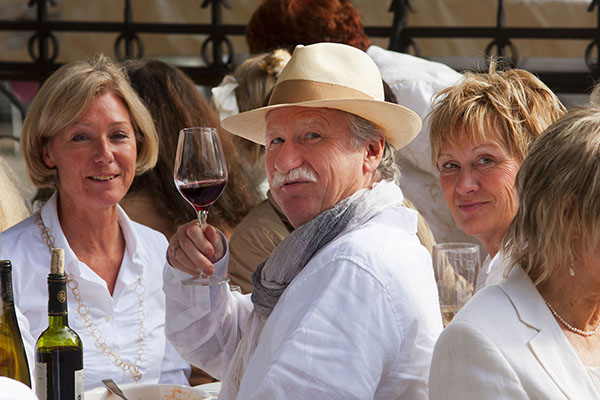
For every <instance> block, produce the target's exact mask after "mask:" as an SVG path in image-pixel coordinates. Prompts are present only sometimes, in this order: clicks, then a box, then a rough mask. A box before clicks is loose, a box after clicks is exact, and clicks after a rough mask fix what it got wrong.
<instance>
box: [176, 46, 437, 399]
mask: <svg viewBox="0 0 600 400" xmlns="http://www.w3.org/2000/svg"><path fill="white" fill-rule="evenodd" d="M223 127H224V128H225V129H227V130H229V131H230V132H232V133H233V134H236V135H239V136H242V137H246V138H248V139H250V140H253V141H255V142H258V143H262V144H264V145H265V147H266V152H265V163H266V169H267V175H268V178H269V186H270V189H271V192H272V194H273V197H274V199H275V200H276V201H277V203H278V204H279V205H280V206H281V209H282V210H283V212H284V213H285V214H286V216H287V217H288V219H289V220H290V222H291V223H292V225H293V226H294V227H295V230H294V232H293V233H292V234H291V235H290V236H288V237H287V238H286V239H285V240H284V241H283V242H282V243H281V244H280V245H279V246H278V247H277V248H276V249H275V251H274V252H273V253H272V254H271V256H270V257H269V258H268V259H267V260H266V261H265V262H264V263H263V264H261V265H260V266H259V267H258V269H257V271H256V272H255V273H254V275H253V277H252V280H253V286H254V291H253V293H252V295H251V297H250V295H241V294H240V293H237V292H232V291H230V290H229V288H228V285H216V286H211V287H201V286H186V285H182V284H181V281H182V280H185V279H187V278H189V277H190V275H198V274H199V273H200V272H205V273H208V274H212V273H213V272H215V271H217V272H218V273H223V272H224V270H225V268H226V266H227V258H228V252H227V244H226V242H225V240H224V238H223V236H222V235H220V234H219V233H218V232H217V231H216V230H215V229H214V228H213V227H211V226H209V225H205V226H203V227H202V228H199V226H198V224H197V222H195V221H192V222H190V223H188V224H186V225H183V226H181V227H180V228H179V230H178V231H177V233H176V234H175V235H174V236H173V238H172V239H171V241H170V246H169V250H168V260H169V263H170V266H167V267H165V273H164V277H165V292H166V294H167V323H166V330H167V335H168V337H169V339H170V340H171V342H172V343H173V344H174V345H175V347H176V348H177V349H178V350H179V351H180V353H181V354H182V355H183V356H184V357H185V358H187V360H188V361H190V362H192V363H193V364H195V365H198V366H199V367H201V368H203V369H204V370H206V371H207V372H209V373H210V374H211V375H213V376H215V377H219V378H221V380H222V381H223V390H222V392H221V395H220V397H219V398H220V399H236V398H237V399H259V398H261V399H262V398H268V399H279V398H286V399H296V398H297V399H305V398H329V399H365V398H374V399H400V398H401V399H404V398H406V399H408V398H410V399H426V398H427V377H428V371H429V364H430V361H431V354H432V349H433V345H434V343H435V340H436V339H437V336H438V334H439V333H440V332H441V329H442V323H441V318H440V312H439V306H438V302H437V289H436V286H435V282H434V277H433V270H432V268H431V259H430V256H429V253H428V252H427V250H426V249H425V248H424V247H423V246H422V245H421V244H420V242H419V240H418V238H417V236H416V231H417V214H416V212H415V211H412V210H409V209H407V208H404V207H402V206H401V203H402V199H403V195H402V191H401V190H400V188H399V187H398V186H397V185H396V184H395V183H394V180H395V178H396V177H397V167H396V166H395V164H394V156H393V154H394V148H399V147H402V146H404V145H406V144H407V143H409V142H410V141H411V140H412V138H413V137H414V136H415V135H416V134H417V133H418V131H419V129H420V127H421V121H420V119H419V117H418V116H417V115H416V114H415V113H414V112H412V111H411V110H409V109H407V108H405V107H402V106H398V105H396V104H392V103H386V102H384V101H383V86H382V81H381V76H380V75H379V71H378V69H377V66H376V65H375V64H374V62H373V61H372V60H371V59H370V58H369V57H368V56H367V55H366V54H365V53H364V52H362V51H360V50H358V49H355V48H353V47H350V46H346V45H343V44H337V43H319V44H314V45H310V46H298V47H297V48H296V49H295V50H294V53H293V55H292V58H291V59H290V61H289V63H288V64H287V66H286V67H285V69H284V70H283V71H282V73H281V75H280V77H279V79H278V81H277V84H276V86H275V88H274V90H273V95H272V96H271V100H270V102H269V105H268V106H267V107H263V108H260V109H256V110H252V111H248V112H244V113H241V114H238V115H234V116H232V117H229V118H227V119H225V120H224V121H223Z"/></svg>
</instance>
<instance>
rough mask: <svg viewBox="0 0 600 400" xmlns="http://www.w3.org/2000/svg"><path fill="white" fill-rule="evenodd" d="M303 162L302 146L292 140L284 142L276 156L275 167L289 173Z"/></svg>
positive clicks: (283, 172) (281, 171)
mask: <svg viewBox="0 0 600 400" xmlns="http://www.w3.org/2000/svg"><path fill="white" fill-rule="evenodd" d="M302 163H303V158H302V152H301V149H300V146H298V145H297V144H296V143H294V142H293V141H291V140H288V141H285V142H283V145H282V146H281V147H280V149H279V151H278V152H277V155H276V157H275V161H274V166H275V169H276V170H277V171H279V172H280V173H282V174H287V173H288V172H289V171H290V170H292V169H294V168H298V167H299V166H301V165H302Z"/></svg>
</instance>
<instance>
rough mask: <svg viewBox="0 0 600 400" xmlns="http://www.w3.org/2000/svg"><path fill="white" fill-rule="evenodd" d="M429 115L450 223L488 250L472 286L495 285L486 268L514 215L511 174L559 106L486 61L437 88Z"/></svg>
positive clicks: (529, 77) (518, 74) (525, 79)
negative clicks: (481, 68)
mask: <svg viewBox="0 0 600 400" xmlns="http://www.w3.org/2000/svg"><path fill="white" fill-rule="evenodd" d="M437 97H438V100H437V101H436V102H435V103H434V106H433V110H432V112H431V115H430V118H429V122H430V130H429V132H430V140H431V157H432V159H433V163H434V165H435V167H436V168H437V169H438V170H439V174H440V184H441V187H442V191H443V193H444V198H445V200H446V203H447V204H448V207H449V208H450V212H451V213H452V216H453V217H454V220H455V221H456V225H457V226H458V227H460V228H461V229H462V230H464V231H465V232H466V233H468V234H469V235H474V236H476V237H477V238H478V239H479V240H480V241H481V243H482V244H483V247H484V248H485V250H486V251H487V253H488V256H487V257H486V260H485V262H484V268H483V269H482V272H483V273H480V274H479V276H478V282H477V285H476V286H477V288H482V287H484V286H485V285H489V284H493V283H498V282H500V280H501V279H502V273H503V271H502V270H501V269H494V270H491V269H490V267H491V266H498V265H500V264H501V263H499V262H494V263H491V262H490V259H492V258H494V257H495V256H496V255H497V254H498V251H499V249H500V243H501V241H502V237H503V236H504V234H505V233H506V231H507V229H508V226H509V224H510V222H511V221H512V219H513V217H514V216H515V214H516V212H517V194H516V190H515V188H514V182H515V175H516V174H517V171H518V170H519V166H520V165H521V163H522V162H523V160H524V159H525V157H526V156H527V153H528V152H529V148H530V147H531V145H532V144H533V143H534V141H535V140H536V139H537V138H538V137H539V136H540V135H541V134H542V132H543V131H544V129H545V128H546V127H548V125H550V124H551V123H552V122H553V121H555V120H556V119H558V118H559V117H560V116H561V115H562V114H563V113H564V112H565V108H564V107H563V105H562V104H561V102H560V100H559V99H558V98H557V97H556V95H555V94H554V93H552V91H551V90H550V89H549V88H548V87H547V86H546V85H545V84H544V83H543V82H542V81H540V80H539V79H538V78H536V77H535V76H534V75H533V74H531V73H529V72H527V71H525V70H521V69H510V70H507V71H502V70H500V69H498V64H497V63H496V62H495V61H494V60H491V61H490V66H489V70H488V72H487V73H471V72H467V73H466V74H465V77H464V79H463V80H461V81H460V82H459V83H457V84H456V85H454V86H451V87H448V88H446V89H444V90H442V91H440V92H439V93H438V95H437Z"/></svg>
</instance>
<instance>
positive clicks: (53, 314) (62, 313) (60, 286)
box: [48, 274, 67, 323]
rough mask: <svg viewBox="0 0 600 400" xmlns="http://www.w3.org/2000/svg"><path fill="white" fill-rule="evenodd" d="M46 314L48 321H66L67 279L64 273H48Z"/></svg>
mask: <svg viewBox="0 0 600 400" xmlns="http://www.w3.org/2000/svg"><path fill="white" fill-rule="evenodd" d="M48 316H49V321H50V323H51V322H52V321H53V320H56V323H66V322H67V279H66V277H65V275H64V274H50V275H48Z"/></svg>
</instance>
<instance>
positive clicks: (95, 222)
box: [0, 56, 189, 390]
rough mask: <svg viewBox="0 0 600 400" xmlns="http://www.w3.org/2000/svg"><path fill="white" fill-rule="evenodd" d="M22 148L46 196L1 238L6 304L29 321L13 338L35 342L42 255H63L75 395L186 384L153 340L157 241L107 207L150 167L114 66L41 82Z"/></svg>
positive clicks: (152, 145)
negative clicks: (9, 275)
mask: <svg viewBox="0 0 600 400" xmlns="http://www.w3.org/2000/svg"><path fill="white" fill-rule="evenodd" d="M21 146H22V147H21V148H22V153H23V156H24V158H25V162H26V166H27V173H28V175H29V178H30V179H31V180H32V182H33V184H34V185H36V186H37V187H53V188H55V189H56V191H55V193H54V195H53V196H52V197H51V199H50V200H49V201H48V202H47V203H46V204H45V205H44V206H43V208H42V209H41V210H40V211H39V212H35V213H34V214H33V215H32V216H31V217H29V218H27V219H26V220H24V221H22V222H21V223H19V224H17V225H15V226H13V227H12V228H10V229H8V230H6V231H4V232H3V233H2V235H1V236H0V242H1V243H2V248H1V250H0V257H1V258H3V259H9V260H11V261H12V263H13V288H14V297H15V305H16V306H17V307H18V309H19V310H20V311H21V312H22V313H23V315H24V316H25V317H26V319H27V322H28V326H27V324H24V325H25V327H23V326H22V328H24V329H23V330H27V332H25V333H24V336H27V335H30V336H32V337H33V338H37V337H38V336H39V334H40V333H41V332H42V331H43V330H44V329H45V328H46V327H47V326H48V316H47V304H48V296H47V293H48V289H47V283H46V280H47V276H48V273H49V266H50V249H51V248H52V247H60V248H64V249H65V271H66V273H67V274H68V287H69V288H70V289H69V290H68V293H67V297H68V306H69V323H70V326H71V327H72V328H73V329H74V330H75V331H76V332H77V333H78V334H79V335H80V337H81V339H82V341H83V353H84V382H85V389H86V390H89V389H91V388H93V387H96V386H100V385H102V382H101V380H102V379H104V378H112V379H114V380H115V381H116V382H118V383H127V382H143V383H156V382H159V381H161V382H176V383H186V382H187V378H186V374H187V373H188V371H189V364H187V363H186V362H185V361H184V360H183V359H182V358H181V357H180V356H179V355H178V354H177V353H176V352H175V350H174V349H173V348H172V346H171V345H170V344H169V343H168V341H167V340H166V336H165V333H164V325H165V320H164V310H165V302H164V293H163V292H162V290H161V288H162V280H161V276H162V275H161V272H162V268H163V266H164V264H165V251H166V248H167V245H168V243H167V240H166V239H165V238H164V236H163V235H162V234H160V233H159V232H156V231H153V230H151V229H149V228H146V227H144V226H142V225H139V224H136V223H134V222H132V221H131V220H130V219H129V218H128V217H127V215H125V213H124V212H123V211H122V210H121V209H120V207H119V206H118V204H117V203H118V201H119V200H121V198H122V197H123V196H125V194H126V193H127V190H128V188H129V185H130V184H131V181H132V180H133V177H134V175H135V174H136V173H138V172H142V171H145V170H147V169H148V168H151V167H152V166H153V165H154V163H155V162H156V158H157V136H156V131H155V128H154V125H153V123H152V118H151V116H150V114H149V113H148V111H147V110H146V108H145V106H144V105H143V103H142V102H141V100H140V99H139V97H138V96H137V94H136V93H135V91H134V90H133V89H132V88H131V86H130V85H129V83H128V80H127V78H126V77H125V75H124V74H123V71H122V70H121V68H119V67H118V66H117V65H115V64H114V63H113V62H112V61H111V60H110V59H109V58H107V57H104V56H98V57H96V58H94V59H90V60H82V61H74V62H71V63H69V64H67V65H65V66H64V67H62V68H60V69H59V70H58V71H56V72H55V73H54V74H52V76H50V78H48V80H46V82H45V83H44V85H43V86H42V87H41V89H40V91H39V92H38V94H37V95H36V97H35V99H34V101H33V103H32V105H31V108H30V110H29V112H28V114H27V117H26V119H25V121H24V124H23V133H22V137H21ZM31 353H32V352H31V350H30V351H29V356H30V357H31ZM29 365H30V366H31V367H33V366H34V362H33V360H31V359H30V360H29ZM31 369H32V370H33V369H34V368H31Z"/></svg>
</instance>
